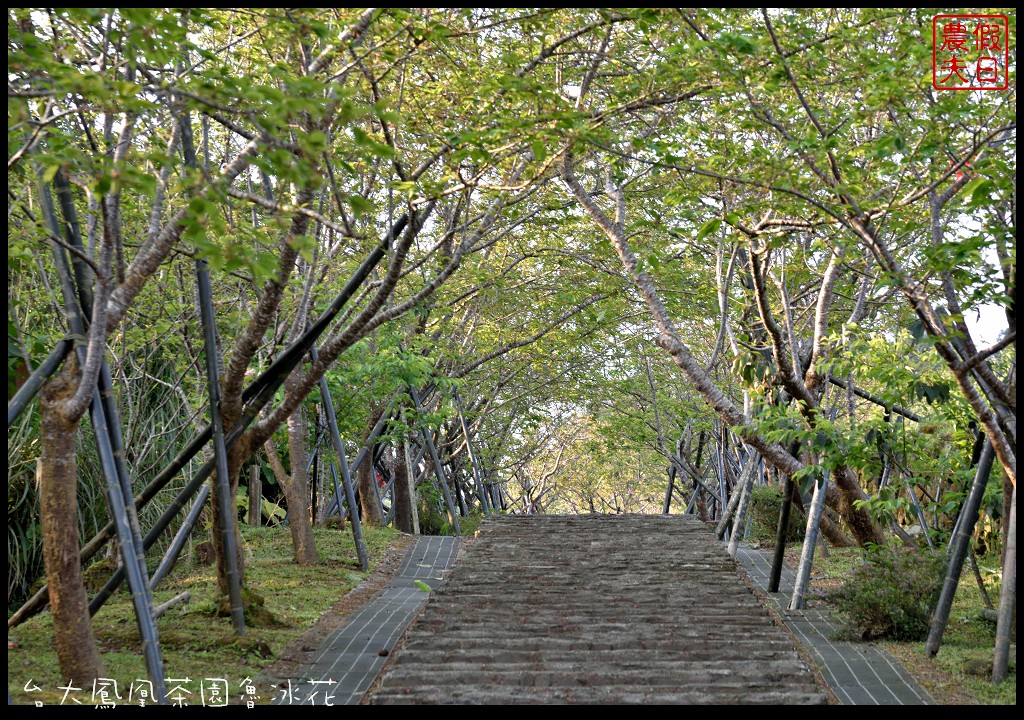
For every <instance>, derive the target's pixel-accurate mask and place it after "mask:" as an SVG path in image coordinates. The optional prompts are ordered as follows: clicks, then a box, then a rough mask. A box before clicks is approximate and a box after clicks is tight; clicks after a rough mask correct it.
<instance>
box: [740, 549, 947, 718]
mask: <svg viewBox="0 0 1024 720" xmlns="http://www.w3.org/2000/svg"><path fill="white" fill-rule="evenodd" d="M736 561H737V562H738V563H739V564H740V566H741V567H742V568H743V569H744V570H745V571H746V573H747V574H748V575H749V577H750V579H751V580H752V581H753V582H754V583H756V584H757V585H758V587H760V588H761V590H762V591H763V594H764V595H765V596H766V597H767V598H768V601H769V602H770V603H772V605H773V606H774V607H775V609H776V611H777V612H778V613H779V616H780V617H781V618H782V621H783V622H784V623H785V624H786V626H787V627H788V628H789V629H790V631H791V632H792V633H793V634H794V635H795V636H796V638H797V640H799V641H800V643H801V645H803V646H804V647H806V648H807V649H808V650H809V651H810V654H811V656H812V657H813V658H814V660H815V662H817V664H818V667H819V669H820V670H821V673H822V675H823V677H824V678H825V682H827V683H828V686H829V689H831V690H832V692H833V693H834V694H835V696H836V698H837V699H838V700H839V702H840V703H842V704H843V705H934V704H935V701H934V700H933V699H932V698H931V696H930V695H929V694H928V691H927V690H925V689H924V688H922V687H921V686H920V685H919V684H918V683H917V681H916V680H914V678H913V677H911V676H910V674H908V673H907V671H906V670H905V669H904V668H903V666H902V665H900V663H899V662H898V661H897V660H896V659H895V658H894V657H893V656H892V655H891V654H890V653H888V652H886V651H885V650H884V649H882V648H879V647H876V646H874V645H870V644H868V643H851V642H840V641H835V640H832V639H831V638H832V637H833V636H834V633H835V630H836V625H835V623H834V621H833V620H832V618H830V617H829V616H828V614H827V613H824V612H822V611H820V610H815V609H813V608H810V609H805V610H790V609H789V601H790V598H791V597H792V595H793V583H794V580H795V576H794V574H793V571H792V570H791V569H789V568H788V567H785V566H783V569H782V576H781V579H780V582H779V592H777V593H769V592H768V581H769V578H770V577H771V569H772V556H771V555H769V554H768V553H765V552H763V551H761V550H757V549H754V548H750V547H746V546H742V545H741V546H740V547H739V549H738V550H737V553H736Z"/></svg>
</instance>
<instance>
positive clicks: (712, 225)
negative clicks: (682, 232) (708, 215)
mask: <svg viewBox="0 0 1024 720" xmlns="http://www.w3.org/2000/svg"><path fill="white" fill-rule="evenodd" d="M721 226H722V220H721V219H720V218H714V219H712V220H708V221H707V222H706V223H704V224H703V225H701V226H700V230H698V231H697V237H696V241H697V242H700V241H701V240H703V239H704V238H706V237H707V236H708V235H710V234H711V233H713V232H715V230H717V229H718V228H720V227H721Z"/></svg>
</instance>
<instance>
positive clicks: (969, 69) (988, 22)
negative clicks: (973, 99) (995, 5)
mask: <svg viewBox="0 0 1024 720" xmlns="http://www.w3.org/2000/svg"><path fill="white" fill-rule="evenodd" d="M1009 64H1010V26H1009V21H1008V20H1007V18H1006V16H1005V15H936V16H935V17H933V18H932V87H934V88H935V89H936V90H1006V89H1007V88H1008V87H1009V84H1010V78H1009Z"/></svg>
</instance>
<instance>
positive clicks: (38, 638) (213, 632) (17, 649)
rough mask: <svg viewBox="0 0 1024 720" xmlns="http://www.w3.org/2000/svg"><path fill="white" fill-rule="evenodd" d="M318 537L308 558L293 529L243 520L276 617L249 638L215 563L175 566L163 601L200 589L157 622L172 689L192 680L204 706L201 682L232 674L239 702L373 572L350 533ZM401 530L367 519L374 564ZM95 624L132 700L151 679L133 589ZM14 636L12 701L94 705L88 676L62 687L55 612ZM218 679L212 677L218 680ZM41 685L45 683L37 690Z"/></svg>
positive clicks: (249, 558) (255, 577)
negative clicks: (315, 559)
mask: <svg viewBox="0 0 1024 720" xmlns="http://www.w3.org/2000/svg"><path fill="white" fill-rule="evenodd" d="M314 535H315V537H316V542H317V548H318V549H319V552H320V562H319V563H317V564H316V565H311V566H300V565H296V564H295V563H294V562H293V560H292V557H293V555H292V549H291V535H290V534H289V532H288V530H287V528H251V527H243V528H242V537H243V541H244V543H245V549H244V552H245V562H246V580H247V583H246V584H247V587H248V589H249V590H251V591H253V592H255V593H257V594H258V595H260V596H262V598H263V599H264V602H265V608H266V609H267V610H268V611H270V613H272V615H273V617H274V618H275V620H276V622H275V623H273V624H272V625H269V626H262V627H250V628H247V630H246V636H245V637H244V638H239V637H237V636H236V635H235V634H234V631H233V628H232V624H231V619H230V618H225V617H216V616H215V614H214V613H215V610H216V604H217V592H216V587H217V579H216V571H215V569H214V567H213V566H208V565H198V564H195V563H190V562H189V559H188V558H185V557H182V559H181V560H179V563H178V566H177V567H176V568H175V570H174V572H173V573H172V574H171V575H170V576H168V577H167V579H165V580H164V582H163V583H161V585H160V586H159V588H158V589H157V591H156V592H155V593H154V602H155V604H160V603H162V602H165V601H167V600H169V599H171V598H172V597H174V596H175V595H177V594H179V593H181V592H183V591H186V590H187V591H189V592H190V593H191V595H192V599H191V602H189V603H187V604H183V605H178V606H176V607H173V608H171V609H170V610H168V611H167V612H166V613H165V614H164V615H163V616H162V617H161V618H160V619H159V621H158V632H159V638H160V647H161V655H162V659H163V662H164V675H165V678H166V682H167V686H168V690H170V688H171V687H173V686H174V685H175V683H173V682H172V680H173V679H179V680H180V679H184V678H189V682H188V683H180V684H181V685H182V686H183V687H186V688H187V689H189V690H191V699H190V700H189V701H188V704H190V705H200V704H202V703H201V700H200V682H201V681H202V680H203V679H208V678H215V679H219V680H227V683H228V694H229V696H230V697H231V698H232V699H233V700H235V701H237V699H238V697H239V696H240V695H241V693H242V690H241V688H240V683H241V682H242V681H243V680H245V679H246V678H256V677H257V675H258V674H259V672H260V670H261V669H262V668H264V667H267V666H268V665H270V664H271V663H273V662H274V659H275V658H276V656H277V654H278V653H279V652H280V651H281V650H282V649H283V648H284V647H285V646H287V645H288V643H290V642H291V641H293V640H294V639H296V638H298V637H299V636H300V635H302V634H303V633H304V632H306V631H307V630H308V629H309V628H310V627H311V626H312V625H314V624H316V622H317V620H319V619H320V617H321V616H322V615H323V614H324V613H325V612H326V611H327V610H328V609H329V608H330V607H331V606H332V605H333V604H334V603H336V602H337V601H338V599H339V598H341V597H342V596H343V595H344V594H345V593H347V592H348V591H349V590H351V589H352V588H354V587H355V586H356V585H358V584H359V583H360V582H361V581H362V580H363V579H364V578H365V577H366V575H367V573H364V572H362V571H360V569H359V562H358V556H357V555H356V551H355V545H354V542H353V540H352V534H351V532H348V531H347V530H336V529H329V528H315V529H314ZM400 536H401V534H400V533H398V532H397V531H395V530H393V529H391V528H375V527H368V526H363V537H364V538H365V540H366V545H367V552H368V555H369V559H370V564H371V570H372V567H373V566H374V565H375V564H376V563H377V561H378V560H379V559H380V557H381V556H382V554H383V553H384V551H385V550H386V549H387V547H388V546H389V544H390V543H391V542H392V541H394V540H396V539H397V538H399V537H400ZM157 560H158V559H154V560H153V562H156V561H157ZM93 632H94V633H95V635H96V641H97V644H98V645H99V648H100V652H101V654H102V658H103V665H104V676H105V677H107V678H110V679H112V680H115V681H116V682H117V692H118V693H119V694H120V695H121V700H119V701H117V704H119V705H120V704H126V703H127V702H128V694H129V691H130V689H132V685H133V683H134V684H135V687H136V693H137V688H139V687H141V685H140V681H144V680H146V678H147V673H146V666H145V660H144V658H143V655H142V646H141V642H140V639H139V632H138V629H137V627H136V623H135V615H134V611H133V609H132V604H131V598H130V596H129V595H128V592H127V591H126V590H122V591H119V592H118V593H116V594H115V596H114V597H112V598H111V599H110V600H109V601H108V602H107V603H106V605H104V606H103V608H101V609H100V611H99V612H98V613H97V614H96V616H95V617H94V618H93ZM7 640H8V644H10V643H12V642H13V643H14V648H13V649H9V650H8V651H7V668H8V669H7V685H8V689H9V691H10V693H11V697H12V700H13V702H14V703H16V704H32V703H33V702H36V701H40V702H43V703H45V704H47V705H51V704H61V703H63V704H68V705H70V704H75V703H74V702H73V700H72V699H71V698H75V699H77V700H79V701H80V702H82V703H83V704H84V705H95V704H96V701H95V700H94V699H93V695H92V689H93V688H92V684H91V683H90V684H89V685H87V686H85V687H83V683H81V682H78V683H75V684H74V686H75V687H81V688H82V689H81V690H80V691H78V692H69V693H68V697H67V698H66V699H65V697H64V696H65V691H64V690H61V689H59V688H61V687H62V686H65V687H66V686H67V683H65V682H64V681H63V680H62V678H61V677H60V673H59V671H58V667H57V655H56V652H55V651H54V649H53V632H52V623H51V619H50V614H49V613H43V614H40V615H37V616H36V617H34V618H32V619H30V620H28V621H27V622H25V623H23V624H21V625H18V626H17V627H15V628H12V629H11V630H9V631H8V633H7ZM213 684H214V683H207V685H208V686H209V687H211V688H212V686H213ZM33 687H35V688H39V689H38V690H37V691H33V690H31V688H33ZM26 688H28V689H26ZM257 689H258V691H259V692H260V694H261V695H262V697H261V699H260V700H259V702H262V703H267V702H269V701H270V699H271V698H272V695H271V694H270V689H269V688H266V687H258V688H257ZM207 691H208V690H207ZM136 697H137V696H136ZM136 697H133V699H132V701H133V702H136Z"/></svg>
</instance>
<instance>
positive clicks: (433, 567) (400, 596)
mask: <svg viewBox="0 0 1024 720" xmlns="http://www.w3.org/2000/svg"><path fill="white" fill-rule="evenodd" d="M457 550H458V541H457V540H456V539H455V538H452V537H436V536H427V535H424V536H420V537H418V538H417V539H416V543H415V544H414V545H413V546H412V547H410V548H409V550H408V551H407V553H406V555H405V559H404V560H403V562H402V566H401V568H400V569H399V571H398V573H397V574H396V575H395V577H394V578H393V579H392V581H391V584H390V585H389V586H388V587H387V588H386V589H384V590H383V591H382V592H381V593H379V594H378V595H376V596H375V597H374V598H373V599H372V600H370V601H369V602H367V603H366V604H365V605H363V606H362V607H361V608H360V609H359V611H358V612H356V613H354V614H353V615H352V617H351V618H350V619H349V620H348V622H347V623H346V624H345V625H343V626H342V627H339V628H338V629H336V630H335V631H334V632H332V633H331V634H330V635H328V636H327V638H325V639H324V641H323V642H322V644H321V645H320V648H319V650H318V651H317V653H316V655H315V656H314V658H313V660H312V662H310V663H309V664H307V665H305V666H303V668H302V669H301V670H300V671H299V673H298V677H297V678H295V679H294V680H292V681H291V684H290V685H289V686H286V687H284V688H281V689H279V692H280V694H279V695H278V696H276V697H275V701H274V704H275V705H301V704H307V705H327V704H333V705H355V704H358V703H359V700H360V698H361V697H362V696H363V694H364V693H365V692H366V691H367V690H368V689H369V688H370V684H371V683H372V682H373V679H374V678H375V677H376V676H377V673H378V672H379V671H380V669H381V668H382V667H383V666H384V663H385V662H386V661H387V658H388V655H389V654H390V653H391V651H392V650H393V649H394V647H395V643H396V642H398V639H399V637H400V636H401V634H402V632H403V631H404V630H405V629H406V627H407V626H408V625H409V623H410V622H411V621H412V619H413V618H414V617H415V616H416V613H418V612H419V611H420V608H422V607H423V604H424V603H425V602H426V601H427V597H428V593H427V592H425V591H424V590H422V589H421V588H420V587H419V586H418V585H417V584H416V583H417V582H422V583H425V584H426V585H429V586H430V587H431V588H432V589H433V588H437V587H438V586H439V585H440V584H441V577H442V574H443V573H444V571H445V570H446V569H447V568H449V567H451V565H452V564H453V563H454V562H455V553H456V551H457ZM314 693H315V694H314Z"/></svg>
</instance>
